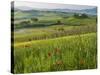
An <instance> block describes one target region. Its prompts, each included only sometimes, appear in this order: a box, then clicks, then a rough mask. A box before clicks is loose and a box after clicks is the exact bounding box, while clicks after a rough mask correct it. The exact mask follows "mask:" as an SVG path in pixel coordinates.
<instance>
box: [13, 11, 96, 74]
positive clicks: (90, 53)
mask: <svg viewBox="0 0 100 75" xmlns="http://www.w3.org/2000/svg"><path fill="white" fill-rule="evenodd" d="M79 15H80V14H79ZM83 15H84V14H83ZM86 16H87V17H86ZM96 24H97V17H96V15H88V14H85V17H84V16H81V17H80V16H78V17H76V16H75V13H67V12H54V11H37V10H31V11H20V10H19V11H17V10H16V12H15V14H14V32H12V33H14V36H12V39H14V46H13V44H12V46H13V47H14V64H12V65H14V69H13V70H14V73H32V72H47V71H66V70H81V69H95V68H97V26H96Z"/></svg>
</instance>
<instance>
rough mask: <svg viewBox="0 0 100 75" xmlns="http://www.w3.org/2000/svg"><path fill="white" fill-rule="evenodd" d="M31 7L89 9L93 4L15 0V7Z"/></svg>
mask: <svg viewBox="0 0 100 75" xmlns="http://www.w3.org/2000/svg"><path fill="white" fill-rule="evenodd" d="M20 6H25V7H31V8H39V9H77V10H80V9H89V8H94V6H85V5H68V4H55V3H39V2H26V1H15V7H20Z"/></svg>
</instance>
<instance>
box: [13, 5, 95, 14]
mask: <svg viewBox="0 0 100 75" xmlns="http://www.w3.org/2000/svg"><path fill="white" fill-rule="evenodd" d="M14 10H20V11H24V12H34V11H35V12H40V11H56V12H71V13H86V14H90V15H97V8H96V7H95V8H91V9H81V10H75V9H36V8H35V9H33V8H31V7H23V6H20V7H16V8H15V9H14Z"/></svg>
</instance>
